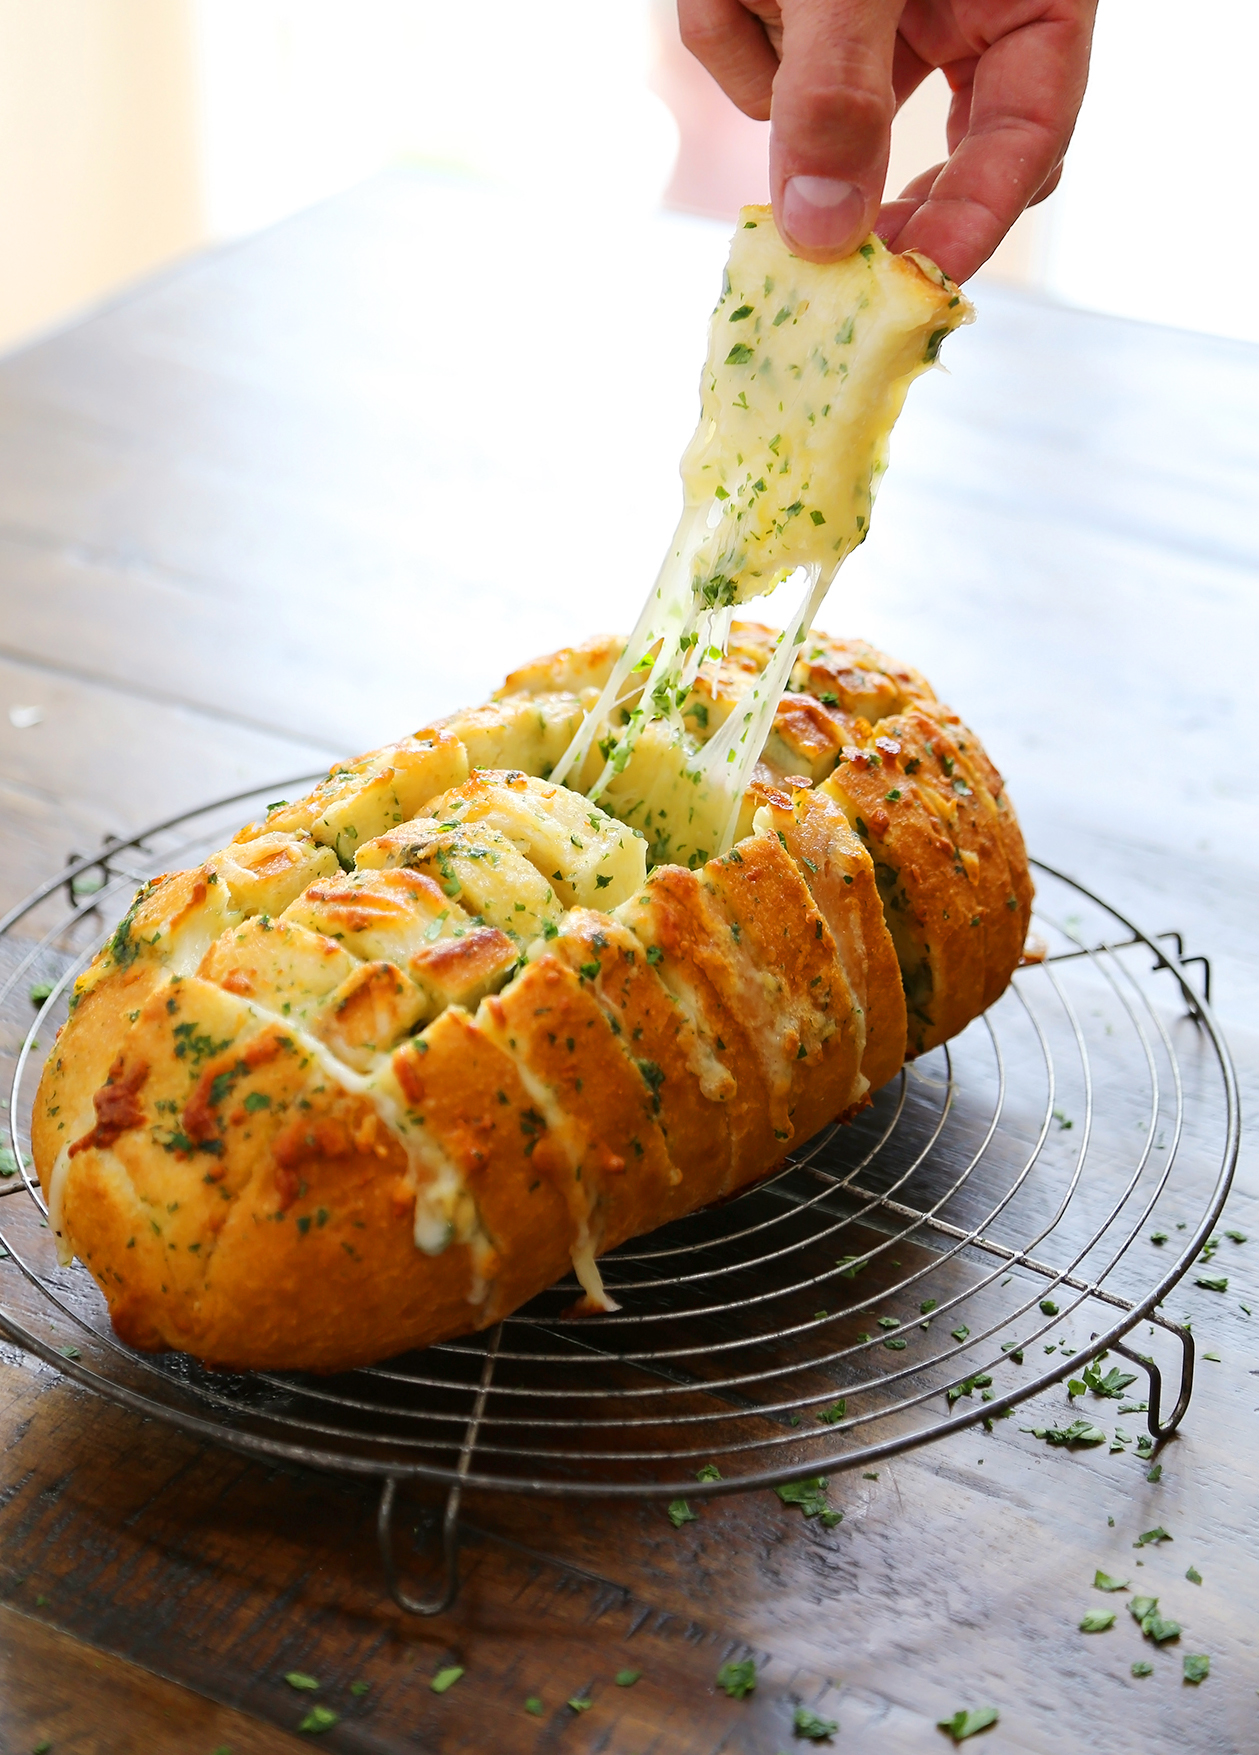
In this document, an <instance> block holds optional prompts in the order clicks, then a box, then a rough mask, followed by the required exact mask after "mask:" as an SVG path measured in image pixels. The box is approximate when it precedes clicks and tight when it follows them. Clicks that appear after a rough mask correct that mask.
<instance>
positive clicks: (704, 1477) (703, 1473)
mask: <svg viewBox="0 0 1259 1755" xmlns="http://www.w3.org/2000/svg"><path fill="white" fill-rule="evenodd" d="M695 1479H696V1480H697V1481H719V1480H720V1479H721V1470H720V1469H719V1468H718V1467H717V1465H716V1463H705V1464H704V1466H703V1468H702V1469H696V1471H695Z"/></svg>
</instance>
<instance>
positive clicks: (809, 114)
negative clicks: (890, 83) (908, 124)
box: [775, 71, 895, 139]
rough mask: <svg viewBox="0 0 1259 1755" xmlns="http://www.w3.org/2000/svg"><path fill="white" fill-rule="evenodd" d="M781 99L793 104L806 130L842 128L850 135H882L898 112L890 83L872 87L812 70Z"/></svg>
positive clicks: (817, 132)
mask: <svg viewBox="0 0 1259 1755" xmlns="http://www.w3.org/2000/svg"><path fill="white" fill-rule="evenodd" d="M775 95H779V94H775ZM780 101H786V102H788V103H789V104H790V108H791V111H792V114H793V116H794V118H795V121H796V125H797V127H799V128H801V129H803V130H805V131H806V132H807V133H809V134H813V135H827V134H832V133H835V132H836V131H837V130H842V131H843V133H844V134H845V135H846V136H847V137H849V138H850V139H866V138H877V137H881V136H882V134H883V133H884V132H885V131H886V130H888V129H889V128H890V127H891V126H892V117H893V115H894V113H895V100H894V98H893V96H892V92H891V89H890V87H889V89H888V90H887V91H886V92H880V91H873V90H871V89H870V88H869V87H868V86H864V85H858V84H853V83H851V82H850V81H847V80H843V79H825V78H819V77H818V76H817V74H816V73H815V72H812V71H809V72H807V73H806V74H805V76H804V77H803V78H799V79H796V80H794V81H793V82H792V83H791V85H790V87H789V88H788V90H787V91H785V92H783V93H782V94H781V98H780Z"/></svg>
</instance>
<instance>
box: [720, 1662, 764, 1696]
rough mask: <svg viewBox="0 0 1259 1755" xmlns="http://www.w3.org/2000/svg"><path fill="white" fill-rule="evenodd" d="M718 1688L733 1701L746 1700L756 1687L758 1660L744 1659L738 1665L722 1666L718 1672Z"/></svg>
mask: <svg viewBox="0 0 1259 1755" xmlns="http://www.w3.org/2000/svg"><path fill="white" fill-rule="evenodd" d="M717 1686H718V1687H719V1688H722V1689H724V1690H725V1692H726V1693H727V1694H728V1695H729V1696H730V1698H731V1700H746V1698H747V1697H748V1695H749V1694H751V1693H752V1692H753V1690H754V1689H755V1687H756V1660H755V1659H754V1658H743V1659H741V1660H740V1661H739V1662H738V1663H737V1664H734V1663H731V1664H722V1666H721V1668H720V1669H719V1670H718V1671H717Z"/></svg>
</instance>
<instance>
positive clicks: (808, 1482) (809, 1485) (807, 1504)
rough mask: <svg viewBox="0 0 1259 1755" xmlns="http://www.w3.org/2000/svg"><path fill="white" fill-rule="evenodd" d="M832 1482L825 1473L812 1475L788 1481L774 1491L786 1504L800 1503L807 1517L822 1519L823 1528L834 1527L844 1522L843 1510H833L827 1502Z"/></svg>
mask: <svg viewBox="0 0 1259 1755" xmlns="http://www.w3.org/2000/svg"><path fill="white" fill-rule="evenodd" d="M829 1486H830V1483H829V1482H828V1481H827V1479H826V1476H825V1475H810V1476H809V1477H808V1478H807V1479H805V1480H803V1481H788V1482H787V1484H786V1485H785V1486H783V1487H775V1488H774V1491H775V1493H777V1495H778V1497H779V1498H780V1499H781V1500H782V1502H783V1504H784V1505H798V1506H799V1507H800V1509H801V1511H802V1512H803V1513H804V1515H805V1517H816V1518H818V1519H820V1521H821V1524H822V1527H823V1529H828V1530H830V1529H834V1527H835V1525H836V1524H837V1523H842V1522H843V1518H844V1514H843V1512H842V1511H832V1510H831V1508H830V1506H829V1505H828V1504H827V1502H826V1495H827V1491H828V1489H829Z"/></svg>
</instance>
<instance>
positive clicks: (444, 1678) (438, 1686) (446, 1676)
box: [429, 1664, 463, 1694]
mask: <svg viewBox="0 0 1259 1755" xmlns="http://www.w3.org/2000/svg"><path fill="white" fill-rule="evenodd" d="M462 1675H463V1665H462V1664H447V1665H446V1667H445V1669H442V1670H438V1672H437V1674H436V1675H435V1676H434V1677H433V1680H432V1681H431V1682H430V1683H429V1687H430V1688H431V1689H432V1690H433V1693H434V1694H444V1693H445V1692H446V1690H447V1688H453V1687H454V1685H455V1683H456V1682H457V1681H458V1680H459V1678H460V1676H462Z"/></svg>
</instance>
